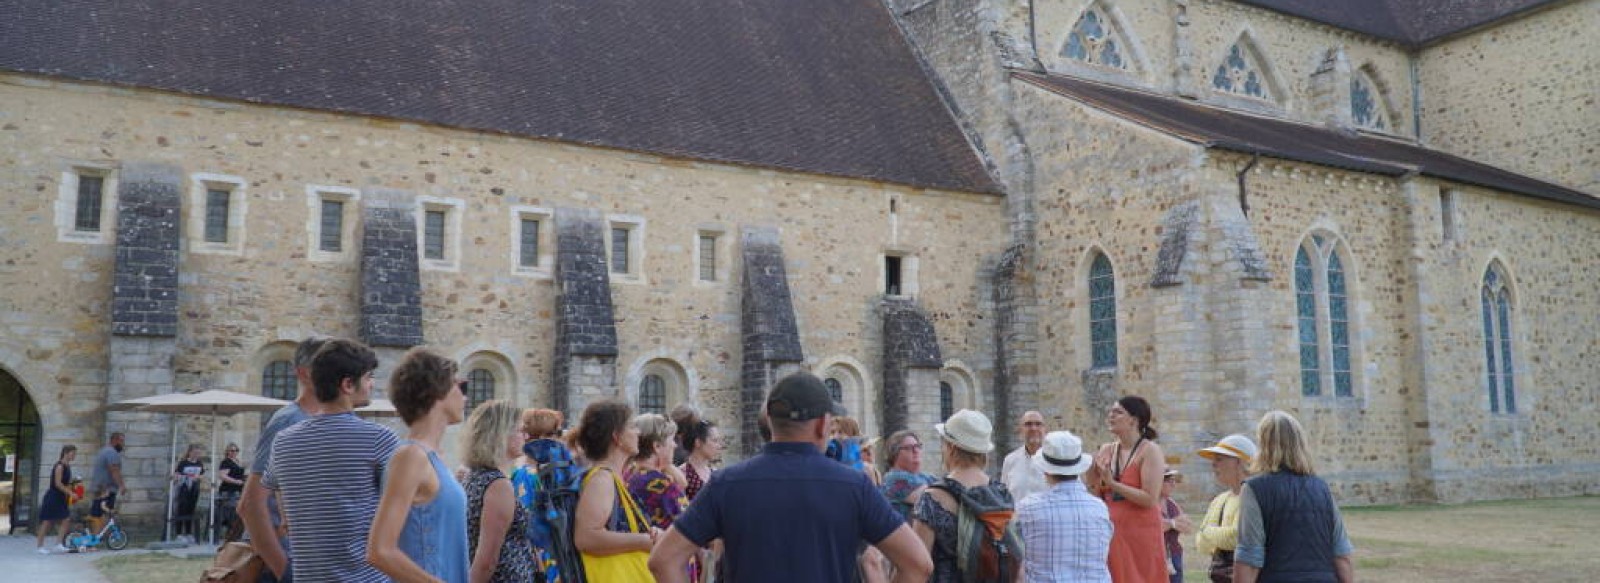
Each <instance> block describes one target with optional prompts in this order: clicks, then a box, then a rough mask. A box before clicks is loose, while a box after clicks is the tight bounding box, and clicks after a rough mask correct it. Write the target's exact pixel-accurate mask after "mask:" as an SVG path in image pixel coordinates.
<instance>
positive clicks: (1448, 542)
mask: <svg viewBox="0 0 1600 583" xmlns="http://www.w3.org/2000/svg"><path fill="white" fill-rule="evenodd" d="M1344 520H1345V529H1346V530H1348V531H1349V533H1350V538H1351V539H1353V541H1352V542H1354V543H1355V545H1356V554H1355V563H1356V580H1357V581H1363V582H1368V581H1378V582H1382V581H1404V582H1408V583H1409V582H1413V581H1417V582H1425V581H1438V582H1448V583H1467V582H1472V583H1479V582H1501V581H1506V582H1509V581H1595V580H1596V576H1595V573H1600V540H1597V538H1594V537H1597V536H1600V535H1597V534H1596V533H1595V532H1594V531H1595V530H1596V528H1597V527H1596V525H1600V497H1596V496H1590V497H1582V498H1559V499H1554V500H1531V501H1513V502H1480V503H1474V504H1460V505H1453V506H1376V507H1366V508H1346V509H1344ZM1185 539H1186V540H1185V541H1184V543H1185V544H1186V545H1193V544H1194V540H1193V537H1185ZM1185 559H1186V560H1187V561H1186V562H1187V564H1186V565H1185V567H1186V568H1185V569H1184V580H1185V581H1188V582H1190V583H1196V582H1199V583H1204V582H1205V581H1207V580H1208V579H1207V577H1206V571H1205V570H1206V562H1207V559H1206V558H1204V557H1200V556H1198V555H1197V554H1196V553H1195V551H1194V549H1193V548H1192V546H1191V547H1190V548H1188V549H1187V552H1186V553H1185ZM208 565H210V559H176V558H172V557H170V556H168V555H165V554H160V553H152V554H141V555H121V556H110V557H106V558H104V559H100V560H99V561H96V562H95V566H96V567H98V568H99V569H100V572H101V573H104V574H105V575H106V577H107V578H109V579H111V580H112V581H115V582H116V583H174V582H177V581H193V580H196V579H199V577H200V572H201V571H202V570H204V569H205V568H206V566H208Z"/></svg>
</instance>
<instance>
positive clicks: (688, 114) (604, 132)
mask: <svg viewBox="0 0 1600 583" xmlns="http://www.w3.org/2000/svg"><path fill="white" fill-rule="evenodd" d="M0 14H5V15H6V16H5V17H4V18H0V70H10V71H16V72H23V73H33V74H41V75H48V76H55V77H64V78H70V79H80V80H87V81H95V82H103V83H111V84H116V85H126V86H136V87H145V88H153V89H161V90H168V91H175V92H180V93H186V94H193V95H201V96H206V97H214V98H224V99H237V100H244V101H248V102H254V103H262V104H273V105H285V106H293V107H302V108H308V109H316V110H327V111H335V112H345V113H352V114H360V115H371V116H379V117H386V118H397V119H403V120H414V121H420V122H426V123H432V124H439V125H444V126H452V127H459V128H467V129H473V130H482V131H489V132H497V133H504V134H511V135H518V136H527V137H534V138H545V139H553V140H562V141H567V142H575V143H580V144H588V145H596V146H605V147H614V148H621V149H627V150H636V151H645V152H653V153H659V154H664V155H667V156H675V157H684V158H690V159H700V160H709V161H716V162H730V163H736V164H748V165H754V166H763V167H771V168H778V169H785V170H795V171H800V172H810V173H818V174H828V175H836V176H844V177H852V178H862V179H869V180H878V181H885V182H892V183H900V184H906V185H911V186H917V187H928V188H939V189H948V190H956V191H968V192H983V193H999V192H1000V187H999V186H998V185H997V184H996V183H995V182H994V180H993V179H992V178H991V177H990V176H989V174H988V172H987V170H986V169H985V167H984V165H983V163H982V162H981V161H980V160H979V158H978V156H977V154H976V152H975V151H974V149H973V147H972V146H971V144H969V143H968V141H967V138H966V136H965V134H964V133H963V132H962V131H961V129H960V127H959V126H958V125H957V124H956V122H955V120H954V119H953V117H952V115H951V113H950V111H949V110H948V109H947V107H946V105H945V104H944V102H943V101H942V100H941V98H940V96H939V94H938V92H937V90H936V89H935V88H934V86H933V84H932V83H931V81H930V80H929V79H928V77H927V76H926V75H925V74H924V72H923V70H922V69H921V66H920V63H919V62H918V61H917V59H916V57H915V56H914V55H913V54H912V52H911V49H910V47H909V46H908V44H907V42H906V40H905V39H904V38H903V37H902V35H901V33H900V31H899V29H898V28H897V27H896V26H895V23H894V22H893V20H892V19H891V17H890V15H889V14H888V12H887V11H886V10H885V8H884V6H883V4H882V3H881V2H879V1H878V0H830V1H828V2H802V1H797V0H680V1H673V2H655V1H646V2H641V1H636V0H475V1H472V2H464V1H460V0H345V1H341V2H327V1H325V0H274V1H269V2H262V1H259V0H206V1H204V2H199V1H193V0H49V1H45V2H39V1H30V0H0Z"/></svg>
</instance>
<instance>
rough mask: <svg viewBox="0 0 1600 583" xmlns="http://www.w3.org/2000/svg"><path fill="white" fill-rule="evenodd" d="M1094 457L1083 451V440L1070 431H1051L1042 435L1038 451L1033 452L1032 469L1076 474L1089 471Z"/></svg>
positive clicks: (1047, 472)
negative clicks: (1042, 441)
mask: <svg viewBox="0 0 1600 583" xmlns="http://www.w3.org/2000/svg"><path fill="white" fill-rule="evenodd" d="M1092 465H1094V457H1092V456H1089V455H1085V454H1084V453H1083V440H1082V439H1079V438H1078V436H1076V435H1073V434H1072V432H1071V431H1052V432H1050V433H1049V434H1047V435H1045V436H1044V443H1043V444H1041V445H1040V446H1039V453H1036V454H1033V469H1035V470H1039V471H1041V472H1044V473H1046V474H1055V475H1057V476H1077V475H1080V474H1083V473H1084V472H1087V471H1089V466H1092Z"/></svg>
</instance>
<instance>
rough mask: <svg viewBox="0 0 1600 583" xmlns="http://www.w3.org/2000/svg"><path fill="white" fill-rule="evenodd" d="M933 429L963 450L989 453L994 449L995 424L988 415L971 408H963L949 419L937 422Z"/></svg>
mask: <svg viewBox="0 0 1600 583" xmlns="http://www.w3.org/2000/svg"><path fill="white" fill-rule="evenodd" d="M933 431H934V432H935V433H938V434H939V437H941V438H944V440H945V441H948V442H950V444H951V445H954V446H956V447H957V448H958V449H960V450H962V451H967V452H972V453H989V452H991V451H994V440H993V436H994V424H993V423H990V422H989V418H988V417H984V416H983V414H982V413H979V412H977V411H973V410H971V409H962V410H960V411H956V414H955V415H951V416H950V419H949V420H948V421H945V422H944V423H937V424H934V426H933Z"/></svg>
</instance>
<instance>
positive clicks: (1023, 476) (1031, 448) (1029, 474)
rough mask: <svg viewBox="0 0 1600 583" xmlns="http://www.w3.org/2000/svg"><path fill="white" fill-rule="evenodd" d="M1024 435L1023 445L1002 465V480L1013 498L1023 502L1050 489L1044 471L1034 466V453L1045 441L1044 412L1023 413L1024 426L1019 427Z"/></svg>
mask: <svg viewBox="0 0 1600 583" xmlns="http://www.w3.org/2000/svg"><path fill="white" fill-rule="evenodd" d="M1019 429H1020V430H1019V432H1018V433H1019V434H1020V435H1021V436H1022V447H1019V448H1017V449H1016V450H1015V451H1012V452H1011V453H1010V454H1007V455H1006V461H1005V463H1004V464H1002V465H1001V466H1000V481H1002V482H1005V484H1006V489H1007V490H1010V491H1011V499H1012V500H1016V501H1018V502H1021V501H1022V500H1023V499H1024V498H1027V497H1028V495H1030V494H1035V493H1038V492H1043V491H1046V490H1049V489H1050V486H1049V485H1048V484H1045V481H1044V472H1040V471H1039V470H1038V469H1036V468H1034V467H1033V463H1032V461H1031V460H1032V459H1033V454H1036V453H1038V452H1039V446H1040V445H1041V444H1043V443H1044V414H1042V413H1040V412H1038V411H1029V412H1027V413H1023V414H1022V426H1021V427H1020V428H1019Z"/></svg>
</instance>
